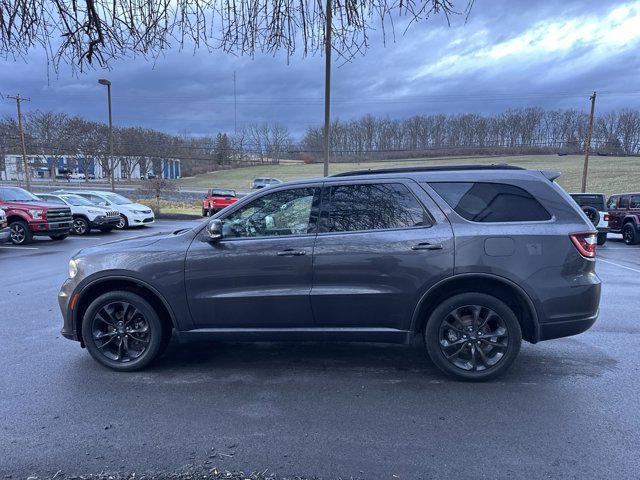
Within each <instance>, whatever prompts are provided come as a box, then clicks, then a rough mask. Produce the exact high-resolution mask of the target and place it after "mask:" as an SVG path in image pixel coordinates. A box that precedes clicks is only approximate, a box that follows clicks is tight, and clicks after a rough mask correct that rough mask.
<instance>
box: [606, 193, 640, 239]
mask: <svg viewBox="0 0 640 480" xmlns="http://www.w3.org/2000/svg"><path fill="white" fill-rule="evenodd" d="M607 210H609V228H610V229H611V232H613V233H622V238H623V239H624V243H626V244H627V245H636V244H637V243H638V242H639V241H640V193H616V194H615V195H611V197H609V201H608V202H607Z"/></svg>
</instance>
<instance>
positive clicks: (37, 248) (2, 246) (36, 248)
mask: <svg viewBox="0 0 640 480" xmlns="http://www.w3.org/2000/svg"><path fill="white" fill-rule="evenodd" d="M0 248H13V249H16V250H39V249H40V247H18V246H15V247H14V246H11V245H6V246H5V245H0Z"/></svg>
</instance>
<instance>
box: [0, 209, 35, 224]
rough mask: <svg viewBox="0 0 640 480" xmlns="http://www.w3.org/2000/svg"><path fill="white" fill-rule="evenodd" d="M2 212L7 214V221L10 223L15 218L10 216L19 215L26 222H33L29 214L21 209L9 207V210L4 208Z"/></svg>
mask: <svg viewBox="0 0 640 480" xmlns="http://www.w3.org/2000/svg"><path fill="white" fill-rule="evenodd" d="M3 210H4V209H3ZM4 212H5V214H6V215H7V222H9V223H11V222H12V221H15V218H13V219H12V218H11V217H19V218H20V219H21V220H24V221H25V222H27V223H31V222H33V219H32V218H31V217H30V216H29V215H27V214H26V213H24V212H23V211H22V210H16V209H11V210H5V211H4Z"/></svg>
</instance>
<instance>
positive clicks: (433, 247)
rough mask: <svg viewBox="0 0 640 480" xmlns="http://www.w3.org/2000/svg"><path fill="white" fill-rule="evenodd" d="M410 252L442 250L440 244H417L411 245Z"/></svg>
mask: <svg viewBox="0 0 640 480" xmlns="http://www.w3.org/2000/svg"><path fill="white" fill-rule="evenodd" d="M411 250H442V244H441V243H429V242H424V243H418V244H417V245H413V246H412V247H411Z"/></svg>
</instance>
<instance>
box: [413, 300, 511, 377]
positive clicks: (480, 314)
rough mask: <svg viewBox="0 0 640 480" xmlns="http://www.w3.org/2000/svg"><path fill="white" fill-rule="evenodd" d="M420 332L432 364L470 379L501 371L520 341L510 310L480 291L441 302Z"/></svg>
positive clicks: (494, 375) (503, 370)
mask: <svg viewBox="0 0 640 480" xmlns="http://www.w3.org/2000/svg"><path fill="white" fill-rule="evenodd" d="M424 333H425V344H426V346H427V352H428V353H429V356H430V357H431V360H433V363H435V364H436V365H437V366H438V368H440V369H441V370H442V371H443V372H445V373H447V374H449V375H451V376H454V377H456V378H459V379H462V380H471V381H482V380H489V379H492V378H495V377H497V376H499V375H501V374H502V373H504V372H505V371H506V370H507V369H508V368H509V366H510V365H511V363H512V362H513V361H514V360H515V358H516V356H517V355H518V352H519V351H520V344H521V343H522V331H521V329H520V324H519V323H518V319H517V318H516V316H515V314H514V313H513V311H512V310H511V309H510V308H509V307H508V306H507V305H506V304H505V303H504V302H502V301H501V300H499V299H497V298H495V297H492V296H490V295H486V294H483V293H462V294H459V295H455V296H453V297H451V298H448V299H447V300H445V301H444V302H442V303H441V304H440V305H439V306H438V307H437V308H436V309H435V310H434V311H433V313H432V314H431V317H430V318H429V320H428V322H427V326H426V328H425V332H424Z"/></svg>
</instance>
